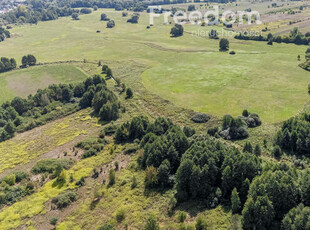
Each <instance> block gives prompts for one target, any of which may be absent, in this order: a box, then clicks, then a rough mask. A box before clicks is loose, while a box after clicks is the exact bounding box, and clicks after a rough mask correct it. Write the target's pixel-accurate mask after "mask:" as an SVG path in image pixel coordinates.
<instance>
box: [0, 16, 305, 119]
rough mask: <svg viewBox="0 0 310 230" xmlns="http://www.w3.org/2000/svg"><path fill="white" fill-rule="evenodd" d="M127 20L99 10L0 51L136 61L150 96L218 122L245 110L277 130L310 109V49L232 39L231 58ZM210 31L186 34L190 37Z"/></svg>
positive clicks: (40, 29)
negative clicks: (308, 67)
mask: <svg viewBox="0 0 310 230" xmlns="http://www.w3.org/2000/svg"><path fill="white" fill-rule="evenodd" d="M102 12H105V13H106V14H107V15H108V16H109V17H110V18H111V19H114V20H115V22H116V27H115V28H113V29H107V28H105V24H106V23H105V22H101V21H100V20H99V17H100V14H101V13H102ZM126 20H127V18H124V17H122V16H121V12H115V11H112V10H104V11H102V10H98V11H97V12H94V13H93V14H91V15H82V16H81V20H80V21H74V20H72V19H71V18H61V19H59V20H56V21H50V22H40V23H39V24H38V25H35V26H34V25H31V26H30V25H25V26H20V27H15V28H14V29H13V30H12V33H13V34H15V35H16V36H15V37H14V38H13V39H9V40H7V41H6V42H3V43H1V44H0V50H1V53H2V55H3V56H12V54H13V57H15V58H16V59H17V60H20V59H21V57H22V56H23V55H24V54H25V53H29V52H31V53H33V54H34V55H35V56H36V57H37V58H38V60H39V61H40V62H53V61H66V60H83V59H87V60H91V61H96V60H99V59H101V60H112V61H113V60H114V61H116V60H122V59H123V60H133V61H138V62H140V63H143V64H145V65H148V66H149V67H150V68H149V69H148V70H147V71H145V72H144V73H143V74H142V80H143V83H144V85H145V87H146V88H147V89H148V90H150V91H152V92H154V93H156V94H158V95H159V96H161V97H163V98H164V99H168V100H170V101H171V102H173V103H175V104H176V105H179V106H185V107H186V108H190V109H193V110H195V111H200V112H207V113H210V114H214V115H217V116H222V115H224V114H227V113H230V114H233V115H239V114H240V113H241V111H242V110H243V109H244V108H247V109H249V110H250V111H253V112H256V113H258V114H260V116H261V117H262V118H263V120H264V121H266V122H279V121H283V120H285V119H287V118H289V117H290V116H292V115H294V114H296V113H297V112H298V111H299V110H300V109H302V107H303V105H304V103H305V102H306V101H307V97H306V95H307V90H306V85H307V84H308V76H309V73H307V72H306V71H304V70H302V69H301V68H299V67H298V64H299V62H298V61H297V56H298V55H301V56H303V53H304V52H305V47H304V46H296V45H291V44H290V45H285V44H275V45H274V46H272V47H270V46H267V45H266V44H265V43H264V42H251V41H238V40H235V39H230V41H231V42H230V50H234V51H235V52H236V55H234V56H232V55H229V54H228V53H222V52H218V41H217V40H210V39H205V38H203V37H199V36H192V35H191V34H188V33H185V35H184V36H182V37H180V38H171V37H170V36H169V31H170V28H171V26H169V25H163V24H162V21H160V20H162V19H157V20H156V21H155V25H154V26H153V27H151V29H149V30H147V29H146V26H147V25H148V14H146V13H142V14H141V17H140V22H139V23H138V24H129V23H126V22H125V21H126ZM208 29H209V28H202V27H199V26H197V25H186V26H185V31H186V32H193V31H200V33H201V30H208ZM96 30H101V33H96ZM218 30H219V32H220V31H222V28H218ZM224 33H225V30H224ZM205 34H207V33H205ZM37 68H41V67H37ZM43 68H44V67H43ZM26 71H29V70H26ZM60 71H61V70H60ZM16 73H20V72H19V71H18V72H13V73H9V74H5V76H7V75H9V76H10V77H12V78H13V79H14V77H13V75H15V74H16ZM38 74H39V73H37V74H35V75H38ZM15 77H17V76H15ZM56 79H57V78H56ZM40 86H41V85H40V83H39V84H38V87H40ZM16 87H18V86H16ZM11 88H14V86H11ZM6 90H7V91H9V94H8V95H9V97H11V96H12V95H14V93H12V91H11V90H10V87H9V86H7V89H6ZM3 92H5V91H3ZM25 94H26V93H25ZM25 94H24V95H25ZM185 101H186V103H184V102H185Z"/></svg>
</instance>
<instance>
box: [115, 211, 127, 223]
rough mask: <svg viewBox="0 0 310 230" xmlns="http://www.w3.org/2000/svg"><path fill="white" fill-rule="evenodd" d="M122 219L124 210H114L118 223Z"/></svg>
mask: <svg viewBox="0 0 310 230" xmlns="http://www.w3.org/2000/svg"><path fill="white" fill-rule="evenodd" d="M124 219H125V210H124V209H122V208H121V209H119V210H117V212H116V220H117V222H118V223H121V222H122V221H123V220H124Z"/></svg>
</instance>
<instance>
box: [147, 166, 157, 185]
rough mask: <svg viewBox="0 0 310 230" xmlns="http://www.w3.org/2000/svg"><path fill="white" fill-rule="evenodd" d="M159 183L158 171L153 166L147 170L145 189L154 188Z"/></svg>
mask: <svg viewBox="0 0 310 230" xmlns="http://www.w3.org/2000/svg"><path fill="white" fill-rule="evenodd" d="M157 183H158V173H157V169H156V168H155V167H153V166H148V167H147V168H146V170H145V181H144V184H145V187H146V188H154V187H156V185H157Z"/></svg>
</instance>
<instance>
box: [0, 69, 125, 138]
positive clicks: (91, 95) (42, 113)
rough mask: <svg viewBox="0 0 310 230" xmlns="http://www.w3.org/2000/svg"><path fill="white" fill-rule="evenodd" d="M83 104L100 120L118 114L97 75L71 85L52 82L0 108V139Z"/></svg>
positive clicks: (114, 103) (113, 117)
mask: <svg viewBox="0 0 310 230" xmlns="http://www.w3.org/2000/svg"><path fill="white" fill-rule="evenodd" d="M59 107H62V110H59V109H57V108H59ZM87 107H92V108H93V114H94V115H96V116H99V117H100V119H101V120H103V121H111V120H115V119H117V117H118V114H119V108H120V104H119V101H118V99H117V97H116V96H115V95H114V93H113V92H112V91H110V90H109V89H108V88H107V86H106V82H105V80H104V78H102V77H101V76H99V75H95V76H94V77H89V78H87V79H86V80H85V81H83V82H81V83H78V84H75V85H72V84H69V85H68V84H58V85H56V84H53V85H50V86H49V87H47V88H45V89H39V90H38V91H37V92H36V93H35V94H34V95H29V96H28V98H21V97H15V98H14V99H13V100H12V101H8V102H5V103H3V104H2V105H1V107H0V141H5V140H7V139H9V138H11V137H13V136H14V134H15V132H24V131H26V130H30V129H33V128H34V127H36V126H40V125H43V124H45V123H46V122H48V121H50V120H54V119H57V118H59V117H61V116H65V115H67V114H70V113H73V112H76V111H78V110H80V109H82V108H87Z"/></svg>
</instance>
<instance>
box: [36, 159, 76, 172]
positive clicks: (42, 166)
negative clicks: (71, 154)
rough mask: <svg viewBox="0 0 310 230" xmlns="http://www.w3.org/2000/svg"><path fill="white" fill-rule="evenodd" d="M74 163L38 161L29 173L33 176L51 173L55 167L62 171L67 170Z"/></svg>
mask: <svg viewBox="0 0 310 230" xmlns="http://www.w3.org/2000/svg"><path fill="white" fill-rule="evenodd" d="M73 163H74V161H73V160H72V159H44V160H40V161H38V162H37V163H36V164H35V166H33V168H32V169H31V172H32V173H34V174H39V173H45V172H48V173H53V172H54V171H55V170H56V168H57V167H59V166H60V167H61V168H63V169H69V168H70V167H71V166H72V164H73Z"/></svg>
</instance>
